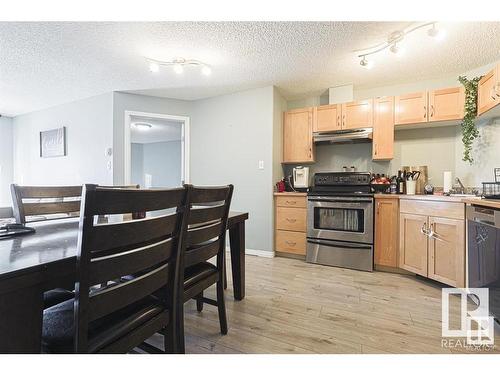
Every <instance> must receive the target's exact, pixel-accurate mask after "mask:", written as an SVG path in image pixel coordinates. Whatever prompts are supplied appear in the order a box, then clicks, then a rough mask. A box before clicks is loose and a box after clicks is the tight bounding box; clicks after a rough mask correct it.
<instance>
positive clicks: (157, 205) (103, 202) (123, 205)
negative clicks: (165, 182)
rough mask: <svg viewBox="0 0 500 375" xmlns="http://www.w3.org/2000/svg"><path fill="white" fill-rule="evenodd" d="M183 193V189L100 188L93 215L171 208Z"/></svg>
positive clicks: (96, 195) (96, 196)
mask: <svg viewBox="0 0 500 375" xmlns="http://www.w3.org/2000/svg"><path fill="white" fill-rule="evenodd" d="M184 194H185V192H184V190H183V189H171V190H170V191H169V190H138V189H113V188H101V189H99V190H98V191H96V194H95V206H94V207H95V212H94V214H95V215H115V214H126V213H130V212H143V211H159V210H163V209H165V207H173V206H175V204H176V202H178V201H179V199H182V197H183V196H184Z"/></svg>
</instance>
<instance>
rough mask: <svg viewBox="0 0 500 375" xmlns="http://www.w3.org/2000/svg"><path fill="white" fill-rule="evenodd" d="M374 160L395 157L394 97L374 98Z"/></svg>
mask: <svg viewBox="0 0 500 375" xmlns="http://www.w3.org/2000/svg"><path fill="white" fill-rule="evenodd" d="M373 107H374V111H373V112H374V121H373V147H372V157H373V160H387V159H392V158H393V157H394V97H392V96H390V97H384V98H377V99H375V100H374V105H373Z"/></svg>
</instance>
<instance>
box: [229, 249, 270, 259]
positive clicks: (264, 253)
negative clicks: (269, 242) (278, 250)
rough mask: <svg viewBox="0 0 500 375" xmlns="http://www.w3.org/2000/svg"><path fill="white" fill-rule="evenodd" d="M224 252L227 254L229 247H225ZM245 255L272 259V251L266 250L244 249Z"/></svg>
mask: <svg viewBox="0 0 500 375" xmlns="http://www.w3.org/2000/svg"><path fill="white" fill-rule="evenodd" d="M226 251H228V252H229V247H226ZM245 254H246V255H254V256H258V257H262V258H274V251H266V250H256V249H248V248H247V249H245Z"/></svg>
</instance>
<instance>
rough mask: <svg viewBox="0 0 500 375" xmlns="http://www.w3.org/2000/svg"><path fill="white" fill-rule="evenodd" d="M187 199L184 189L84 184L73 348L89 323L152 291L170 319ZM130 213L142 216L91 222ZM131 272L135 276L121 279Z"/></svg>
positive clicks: (84, 346)
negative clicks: (102, 284)
mask: <svg viewBox="0 0 500 375" xmlns="http://www.w3.org/2000/svg"><path fill="white" fill-rule="evenodd" d="M186 197H187V190H186V189H185V188H176V189H163V190H140V189H136V188H133V189H127V188H102V187H98V186H96V185H85V187H84V190H83V194H82V209H81V214H80V231H79V235H78V256H77V281H76V283H75V291H76V296H75V322H76V324H75V338H76V339H75V350H76V351H77V352H85V351H87V350H88V327H89V323H91V322H92V321H94V320H95V319H99V318H101V317H105V316H107V315H109V314H111V313H113V312H115V311H116V310H118V309H121V308H125V307H127V306H128V305H130V304H132V303H134V302H136V301H139V300H141V299H143V298H144V297H146V296H149V295H151V294H152V293H153V292H157V293H155V295H158V296H159V298H160V300H161V301H162V303H164V304H165V306H166V307H168V308H169V309H170V308H171V309H172V314H171V316H170V315H169V316H170V318H169V319H172V320H173V319H175V314H176V312H175V311H176V308H175V306H176V301H177V293H178V292H179V288H180V282H179V280H180V275H179V267H180V263H181V244H182V236H183V231H182V229H183V228H184V227H185V226H186V225H187V223H186V222H185V220H186V215H185V211H186V209H185V208H186ZM152 211H162V212H160V213H159V212H152ZM134 212H141V213H144V215H145V218H143V219H139V220H130V221H121V222H114V221H111V222H107V223H101V222H99V220H96V219H97V218H98V217H100V216H101V215H115V214H125V213H134ZM148 212H149V213H148ZM158 215H161V216H158ZM141 217H144V216H141ZM131 274H134V275H135V277H124V276H129V275H131ZM113 280H120V281H119V282H115V281H113ZM105 281H110V283H107V284H108V285H107V286H101V287H100V288H98V289H97V290H95V287H94V288H91V287H92V286H95V285H96V284H101V283H102V282H105Z"/></svg>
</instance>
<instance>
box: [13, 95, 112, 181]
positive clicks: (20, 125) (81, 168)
mask: <svg viewBox="0 0 500 375" xmlns="http://www.w3.org/2000/svg"><path fill="white" fill-rule="evenodd" d="M112 100H113V96H112V94H111V93H108V94H104V95H99V96H95V97H92V98H88V99H83V100H79V101H76V102H71V103H67V104H62V105H59V106H56V107H52V108H48V109H44V110H41V111H37V112H32V113H28V114H24V115H21V116H17V117H15V118H14V119H13V130H14V181H15V182H16V183H19V184H23V185H79V184H83V183H98V184H107V185H110V184H111V183H112V182H113V171H112V169H109V168H108V162H111V157H108V156H106V154H105V151H106V148H108V147H112V145H113V112H112V107H113V101H112ZM62 126H65V127H66V142H67V147H66V148H67V155H66V156H62V157H55V158H41V157H40V131H42V130H49V129H55V128H60V127H62ZM110 166H111V165H110Z"/></svg>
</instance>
